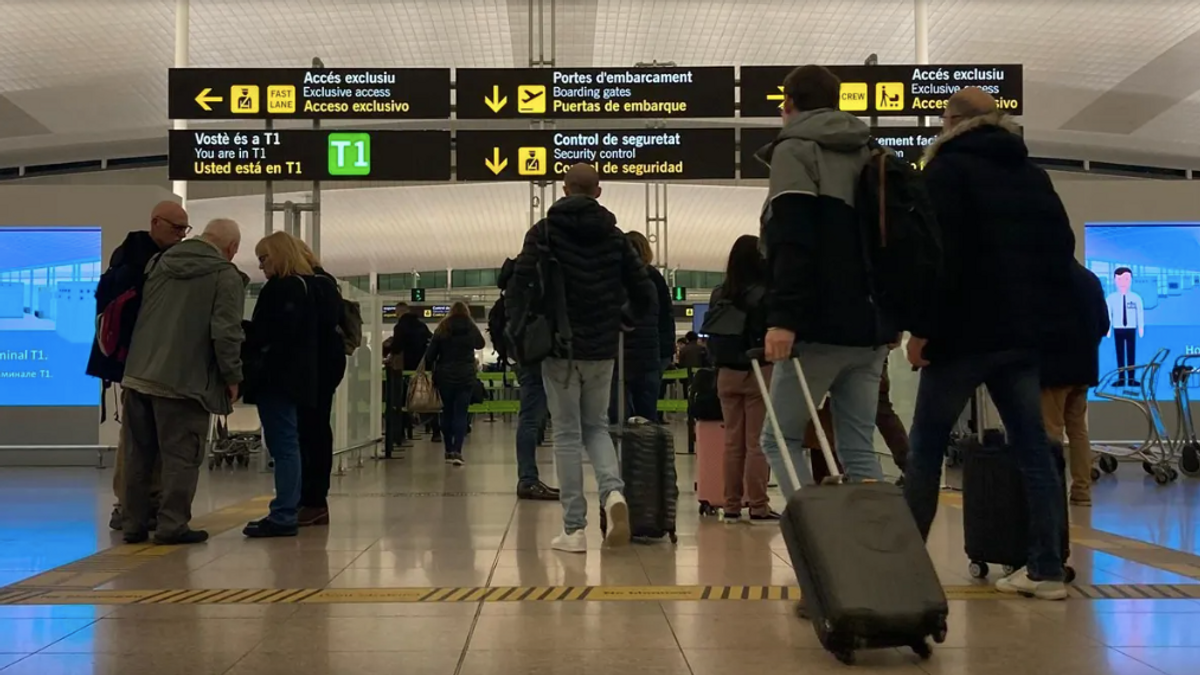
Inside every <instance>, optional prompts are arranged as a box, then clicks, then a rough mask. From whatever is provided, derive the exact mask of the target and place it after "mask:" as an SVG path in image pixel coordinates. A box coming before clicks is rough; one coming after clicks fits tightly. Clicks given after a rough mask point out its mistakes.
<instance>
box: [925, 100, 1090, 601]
mask: <svg viewBox="0 0 1200 675" xmlns="http://www.w3.org/2000/svg"><path fill="white" fill-rule="evenodd" d="M944 121H945V125H944V128H943V131H942V135H941V137H940V138H939V139H938V140H937V141H935V142H934V143H933V144H932V145H931V146H930V147H929V149H928V151H927V152H926V155H925V157H926V167H925V176H926V185H927V189H928V192H929V198H930V200H931V202H932V204H933V208H934V210H935V212H936V217H937V222H938V224H939V226H940V227H941V229H942V246H943V251H944V256H945V259H944V265H945V270H944V274H945V276H944V281H943V284H942V288H941V289H940V290H938V291H937V292H935V293H934V297H931V298H929V302H928V303H926V304H925V308H924V316H921V317H919V319H918V325H915V326H914V327H912V328H911V329H910V330H911V334H912V335H911V337H910V338H909V341H908V360H909V362H910V363H911V364H912V365H913V366H915V367H919V368H921V369H922V370H921V379H920V384H919V386H918V390H917V404H916V413H915V414H914V416H913V426H912V448H911V451H912V454H911V455H910V456H909V458H908V466H907V467H906V471H905V475H904V492H905V497H906V499H907V500H908V504H909V506H910V507H911V508H912V511H913V515H914V516H915V517H916V520H917V526H918V527H919V528H920V531H921V534H922V535H923V536H926V537H928V535H929V528H930V526H931V525H932V524H933V519H934V516H935V515H936V513H937V507H938V495H939V492H940V483H941V472H942V462H943V456H944V454H945V451H946V445H947V443H948V442H949V439H950V432H951V431H952V429H953V427H954V425H955V423H956V422H957V420H958V418H959V416H960V415H961V414H962V411H963V408H964V407H965V406H966V405H967V402H968V401H969V400H970V398H971V395H972V394H973V393H974V392H975V390H976V389H977V388H978V387H979V385H981V384H986V385H987V388H988V391H989V393H990V394H991V397H992V401H993V402H994V403H995V404H996V408H997V410H998V411H999V413H1000V417H1001V419H1002V420H1003V422H1004V428H1005V430H1006V431H1007V433H1008V442H1009V443H1010V444H1011V445H1012V447H1013V451H1014V452H1015V453H1016V456H1017V461H1018V464H1019V466H1020V470H1021V474H1022V477H1023V479H1024V485H1025V490H1026V493H1027V501H1028V505H1029V523H1030V526H1029V535H1030V543H1029V556H1028V564H1027V566H1026V567H1024V568H1022V569H1020V570H1017V571H1016V572H1014V573H1013V574H1011V575H1010V576H1008V577H1005V578H1004V579H1001V580H1000V581H999V582H998V583H997V584H996V588H997V590H999V591H1002V592H1004V593H1022V594H1025V595H1032V596H1036V597H1038V598H1042V599H1046V600H1061V599H1064V598H1066V597H1067V590H1066V587H1065V586H1064V585H1063V559H1062V550H1061V549H1062V541H1061V540H1062V532H1063V527H1064V526H1065V525H1064V523H1063V513H1062V509H1061V507H1060V506H1059V505H1060V503H1061V496H1060V495H1058V494H1057V491H1058V490H1059V489H1060V487H1061V486H1060V484H1059V480H1058V476H1057V475H1056V473H1055V472H1056V471H1057V469H1056V467H1055V465H1054V460H1053V458H1052V455H1051V452H1050V446H1049V440H1048V438H1047V436H1046V429H1045V426H1044V425H1043V423H1042V410H1041V387H1040V381H1039V380H1040V376H1039V348H1040V347H1041V343H1042V339H1043V331H1044V330H1045V327H1046V326H1047V325H1050V324H1052V322H1053V314H1054V313H1056V312H1059V311H1061V309H1062V308H1063V306H1064V303H1067V302H1069V300H1067V299H1066V298H1065V297H1063V293H1064V292H1065V291H1066V290H1067V289H1069V287H1070V270H1071V264H1072V261H1073V260H1074V250H1075V237H1074V235H1073V234H1072V232H1071V223H1070V220H1069V219H1068V217H1067V212H1066V210H1065V209H1064V208H1063V205H1062V201H1061V200H1060V199H1059V197H1058V195H1057V194H1056V193H1055V191H1054V186H1053V184H1051V182H1050V178H1049V176H1048V175H1047V174H1046V172H1045V171H1043V170H1042V169H1041V168H1039V167H1038V166H1037V165H1036V164H1034V163H1033V162H1032V161H1031V160H1030V159H1029V152H1028V150H1027V149H1026V147H1025V142H1024V140H1022V138H1021V135H1020V134H1019V133H1018V130H1017V128H1016V125H1015V124H1014V123H1013V122H1012V121H1011V120H1010V119H1009V118H1008V117H1007V116H1005V115H1004V114H1003V113H1002V112H1000V111H999V110H998V109H997V107H996V101H995V100H994V99H993V98H992V97H991V96H990V95H988V94H987V93H985V92H984V91H982V90H980V89H977V88H974V87H971V88H967V89H963V90H962V91H959V92H957V93H956V94H954V95H953V96H952V97H951V98H950V100H949V103H948V105H947V108H946V111H945V115H944Z"/></svg>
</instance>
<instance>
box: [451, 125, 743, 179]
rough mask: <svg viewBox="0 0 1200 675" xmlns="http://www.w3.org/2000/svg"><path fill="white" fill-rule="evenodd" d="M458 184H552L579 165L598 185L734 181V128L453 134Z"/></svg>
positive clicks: (468, 132)
mask: <svg viewBox="0 0 1200 675" xmlns="http://www.w3.org/2000/svg"><path fill="white" fill-rule="evenodd" d="M457 141H458V145H457V148H458V165H457V167H458V178H459V180H481V181H483V180H486V181H497V180H502V181H503V180H525V181H538V180H553V179H556V178H558V177H561V176H562V175H563V174H565V173H566V172H567V169H569V168H571V166H572V165H574V164H577V163H579V162H586V163H588V164H592V165H595V167H596V169H597V170H598V171H599V172H600V177H601V179H602V180H626V181H630V180H632V181H637V180H691V179H717V178H733V177H734V159H735V157H734V152H735V142H734V130H733V129H609V130H604V129H598V130H587V131H578V130H574V131H556V130H553V129H546V130H529V131H525V130H520V131H467V130H460V131H459V132H458V137H457Z"/></svg>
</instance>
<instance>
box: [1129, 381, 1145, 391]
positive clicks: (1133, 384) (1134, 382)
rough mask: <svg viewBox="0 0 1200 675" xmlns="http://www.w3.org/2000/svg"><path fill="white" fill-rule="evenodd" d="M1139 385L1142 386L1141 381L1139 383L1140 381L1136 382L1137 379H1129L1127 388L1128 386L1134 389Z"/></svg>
mask: <svg viewBox="0 0 1200 675" xmlns="http://www.w3.org/2000/svg"><path fill="white" fill-rule="evenodd" d="M1140 386H1142V383H1141V382H1138V381H1137V380H1130V381H1129V388H1130V389H1136V388H1137V387H1140Z"/></svg>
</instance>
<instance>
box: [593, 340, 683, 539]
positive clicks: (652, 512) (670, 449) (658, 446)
mask: <svg viewBox="0 0 1200 675" xmlns="http://www.w3.org/2000/svg"><path fill="white" fill-rule="evenodd" d="M619 345H620V350H619V356H618V357H617V378H618V380H617V410H618V415H617V419H618V422H617V427H616V429H614V430H613V432H612V435H613V440H614V442H615V444H616V446H617V456H618V458H619V459H620V462H621V480H623V481H624V482H625V493H624V494H625V501H626V503H627V504H628V505H629V531H630V535H631V536H632V538H633V539H634V540H635V541H642V542H646V541H650V540H656V539H662V538H663V537H667V538H669V539H670V540H671V543H675V542H677V541H678V536H677V535H676V533H675V517H676V512H677V510H678V508H679V482H678V475H677V472H676V469H675V439H674V437H673V436H672V434H671V430H670V429H668V428H667V427H665V426H663V425H661V424H658V423H656V422H652V421H650V420H645V419H641V418H634V419H632V420H629V421H628V424H626V420H625V418H624V414H623V413H624V410H625V335H624V333H622V334H621V339H620V342H619ZM600 532H601V534H603V535H607V534H608V514H607V513H605V511H604V505H603V504H601V505H600Z"/></svg>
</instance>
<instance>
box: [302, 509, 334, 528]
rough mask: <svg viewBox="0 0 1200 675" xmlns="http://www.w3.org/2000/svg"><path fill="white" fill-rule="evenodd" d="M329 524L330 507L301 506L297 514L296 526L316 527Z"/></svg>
mask: <svg viewBox="0 0 1200 675" xmlns="http://www.w3.org/2000/svg"><path fill="white" fill-rule="evenodd" d="M328 524H329V507H315V506H301V507H300V512H299V513H298V514H296V525H297V526H299V527H314V526H317V525H328Z"/></svg>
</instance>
